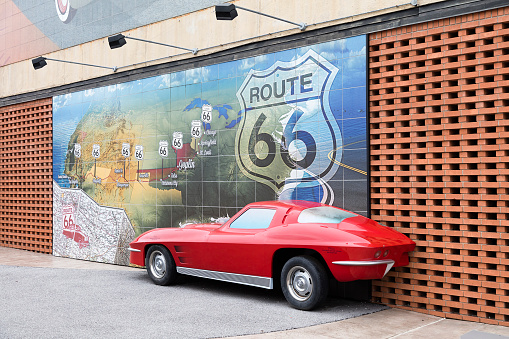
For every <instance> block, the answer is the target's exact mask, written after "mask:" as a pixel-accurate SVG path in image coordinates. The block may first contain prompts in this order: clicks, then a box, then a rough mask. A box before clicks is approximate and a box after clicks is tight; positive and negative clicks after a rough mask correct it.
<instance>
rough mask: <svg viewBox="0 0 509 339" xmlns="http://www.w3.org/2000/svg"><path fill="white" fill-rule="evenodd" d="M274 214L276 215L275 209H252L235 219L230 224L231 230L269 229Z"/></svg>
mask: <svg viewBox="0 0 509 339" xmlns="http://www.w3.org/2000/svg"><path fill="white" fill-rule="evenodd" d="M274 214H276V210H275V209H268V208H250V209H248V210H247V211H245V212H244V213H242V214H241V215H240V216H239V217H238V218H237V219H235V220H234V221H233V222H232V223H231V224H230V228H239V229H251V230H253V229H254V230H256V229H265V228H268V227H269V225H270V223H271V221H272V218H274Z"/></svg>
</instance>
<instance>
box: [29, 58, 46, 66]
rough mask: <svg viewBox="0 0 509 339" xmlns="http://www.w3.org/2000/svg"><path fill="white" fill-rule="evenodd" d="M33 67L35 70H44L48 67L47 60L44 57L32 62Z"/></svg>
mask: <svg viewBox="0 0 509 339" xmlns="http://www.w3.org/2000/svg"><path fill="white" fill-rule="evenodd" d="M32 65H33V66H34V69H39V68H43V67H44V66H46V65H47V63H46V58H44V57H38V58H35V59H33V60H32Z"/></svg>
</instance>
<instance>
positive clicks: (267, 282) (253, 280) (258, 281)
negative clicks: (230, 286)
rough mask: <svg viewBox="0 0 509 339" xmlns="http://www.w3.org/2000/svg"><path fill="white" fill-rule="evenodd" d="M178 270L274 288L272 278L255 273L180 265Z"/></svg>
mask: <svg viewBox="0 0 509 339" xmlns="http://www.w3.org/2000/svg"><path fill="white" fill-rule="evenodd" d="M177 272H178V273H180V274H185V275H192V276H194V277H199V278H207V279H213V280H219V281H227V282H232V283H236V284H241V285H247V286H255V287H261V288H265V289H268V290H271V289H273V288H274V286H273V281H272V278H267V277H259V276H255V275H245V274H236V273H227V272H217V271H207V270H199V269H196V268H188V267H179V266H177Z"/></svg>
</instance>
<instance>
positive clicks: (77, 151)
mask: <svg viewBox="0 0 509 339" xmlns="http://www.w3.org/2000/svg"><path fill="white" fill-rule="evenodd" d="M74 156H75V157H76V158H81V145H80V144H74Z"/></svg>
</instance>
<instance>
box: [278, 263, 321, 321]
mask: <svg viewBox="0 0 509 339" xmlns="http://www.w3.org/2000/svg"><path fill="white" fill-rule="evenodd" d="M281 289H282V290H283V294H284V296H285V298H286V300H287V301H288V302H289V303H290V305H292V306H293V307H294V308H296V309H299V310H304V311H310V310H312V309H314V308H315V307H317V306H319V305H320V304H321V303H322V302H323V301H324V300H325V298H326V297H327V294H328V292H329V280H328V278H327V272H326V271H325V269H324V268H323V266H322V264H321V263H320V262H319V261H318V260H316V259H315V258H313V257H310V256H299V257H293V258H291V259H290V260H288V261H287V262H286V264H285V265H284V266H283V269H282V270H281Z"/></svg>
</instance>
